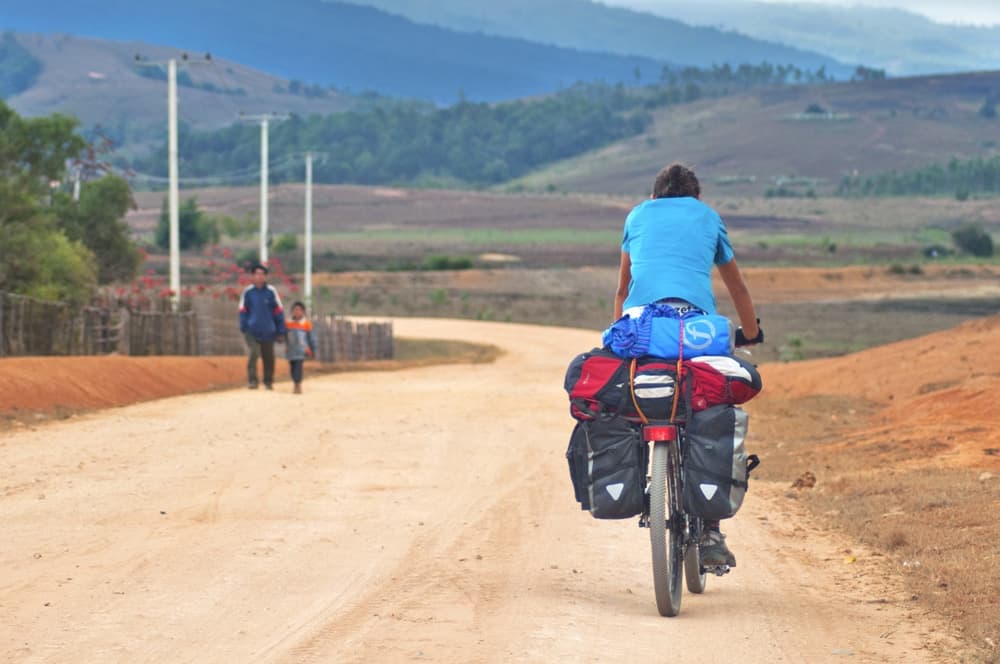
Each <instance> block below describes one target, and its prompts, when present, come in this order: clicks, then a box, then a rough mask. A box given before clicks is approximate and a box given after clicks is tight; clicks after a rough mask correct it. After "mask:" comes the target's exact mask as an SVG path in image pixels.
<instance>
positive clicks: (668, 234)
mask: <svg viewBox="0 0 1000 664" xmlns="http://www.w3.org/2000/svg"><path fill="white" fill-rule="evenodd" d="M622 251H623V252H625V253H627V254H628V255H629V258H630V259H631V261H632V282H631V283H630V284H629V287H628V297H627V298H625V305H624V308H625V309H629V308H630V307H638V306H642V305H644V304H650V303H652V302H656V301H657V300H662V299H665V298H678V299H681V300H687V301H688V302H690V303H691V304H693V305H695V306H696V307H698V308H699V309H702V310H704V311H705V312H707V313H710V314H714V313H716V311H715V296H714V295H713V294H712V266H713V265H725V264H726V263H728V262H730V261H731V260H733V247H732V245H730V244H729V236H728V235H727V234H726V227H725V226H724V225H723V224H722V219H721V218H719V215H718V214H717V213H716V212H715V210H713V209H712V208H710V207H709V206H707V205H705V204H704V203H702V202H701V201H699V200H698V199H697V198H655V199H652V200H648V201H645V202H643V203H641V204H639V205H637V206H636V207H635V208H633V210H632V211H631V212H630V213H629V215H628V217H627V218H626V219H625V235H624V238H623V239H622Z"/></svg>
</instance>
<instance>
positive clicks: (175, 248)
mask: <svg viewBox="0 0 1000 664" xmlns="http://www.w3.org/2000/svg"><path fill="white" fill-rule="evenodd" d="M167 162H168V168H167V170H168V176H169V178H170V187H169V193H168V195H167V199H168V201H169V203H168V205H169V207H170V303H171V307H172V308H173V310H174V311H177V305H178V303H179V302H180V298H181V220H180V191H179V185H178V167H177V60H175V59H173V58H171V59H170V60H169V62H167Z"/></svg>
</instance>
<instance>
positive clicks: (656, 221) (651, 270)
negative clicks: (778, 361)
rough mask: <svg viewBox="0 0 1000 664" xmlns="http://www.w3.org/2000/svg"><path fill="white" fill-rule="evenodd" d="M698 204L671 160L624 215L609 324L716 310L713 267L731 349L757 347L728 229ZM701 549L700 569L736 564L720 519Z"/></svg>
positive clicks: (692, 186) (759, 333)
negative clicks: (633, 316) (666, 311)
mask: <svg viewBox="0 0 1000 664" xmlns="http://www.w3.org/2000/svg"><path fill="white" fill-rule="evenodd" d="M700 199H701V185H700V183H699V182H698V178H697V177H696V176H695V174H694V172H693V171H691V169H689V168H687V167H686V166H683V165H681V164H678V163H674V164H671V165H670V166H667V167H666V168H664V169H663V170H661V171H660V172H659V174H657V176H656V179H655V180H654V182H653V193H652V195H651V196H650V198H649V200H646V201H643V202H642V203H640V204H639V205H637V206H636V207H635V208H633V209H632V211H631V212H630V213H629V215H628V217H626V219H625V230H624V235H623V239H622V245H621V247H622V254H621V265H620V268H619V273H618V288H617V290H616V291H615V304H614V319H613V320H618V319H619V318H621V316H622V312H623V311H624V310H626V309H630V308H632V307H638V306H643V305H648V304H653V303H657V302H667V303H670V304H672V305H673V306H675V308H680V309H682V310H691V309H697V310H700V311H702V312H704V313H709V314H714V313H716V306H715V296H714V294H713V293H712V266H713V265H715V266H717V267H718V268H719V274H720V275H721V276H722V281H723V283H724V284H725V285H726V289H727V290H728V291H729V295H730V297H731V298H732V300H733V305H734V306H735V308H736V313H737V315H738V317H739V320H740V327H739V328H738V329H737V330H736V345H738V346H744V345H750V344H755V343H761V342H762V341H764V331H763V330H762V329H761V328H760V320H759V319H758V318H757V314H756V310H755V308H754V305H753V299H752V298H751V297H750V291H749V289H748V288H747V285H746V282H745V281H744V279H743V273H742V272H740V269H739V267H738V266H737V264H736V259H735V256H734V254H733V248H732V245H731V244H730V243H729V237H728V235H727V233H726V227H725V225H724V224H723V223H722V219H721V218H720V217H719V215H718V213H716V212H715V210H713V209H712V208H711V207H709V206H708V205H706V204H705V203H703V202H701V200H700ZM699 549H700V552H701V561H702V564H703V565H729V566H730V567H734V566H735V565H736V557H735V556H734V555H733V553H732V551H730V550H729V547H727V546H726V538H725V536H724V535H723V534H722V532H721V530H720V529H719V522H718V521H706V522H705V532H704V534H703V535H702V538H701V541H700V542H699Z"/></svg>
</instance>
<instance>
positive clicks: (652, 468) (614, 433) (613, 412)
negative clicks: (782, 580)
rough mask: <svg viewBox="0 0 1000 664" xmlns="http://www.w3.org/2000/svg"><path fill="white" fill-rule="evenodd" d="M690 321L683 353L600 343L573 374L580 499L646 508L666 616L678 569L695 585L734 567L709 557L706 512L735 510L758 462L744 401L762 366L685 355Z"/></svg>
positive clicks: (592, 506) (573, 451)
mask: <svg viewBox="0 0 1000 664" xmlns="http://www.w3.org/2000/svg"><path fill="white" fill-rule="evenodd" d="M716 318H721V317H716ZM722 320H723V321H725V323H726V326H728V321H726V319H724V318H722ZM691 322H696V321H689V320H687V319H682V320H681V326H680V330H679V334H678V335H677V336H678V343H677V346H676V348H677V351H676V352H674V353H672V354H673V355H675V357H664V356H662V355H667V354H668V353H662V355H639V356H638V357H622V356H621V355H622V353H621V351H620V349H619V350H618V352H614V351H613V350H612V349H611V348H610V347H608V346H606V347H605V348H595V349H593V350H591V351H589V352H587V353H582V354H580V355H578V356H577V357H575V358H574V359H573V361H572V362H571V363H570V366H569V368H568V370H567V373H566V379H565V388H566V391H567V393H568V394H569V399H570V412H571V414H572V415H573V417H574V418H575V419H576V420H577V423H576V426H575V428H574V430H573V433H572V435H571V437H570V443H569V448H568V449H567V452H566V458H567V461H568V462H569V470H570V477H571V479H572V482H573V487H574V493H575V497H576V500H577V502H579V503H580V506H581V508H582V509H584V510H586V511H589V512H590V513H591V515H592V516H593V517H595V518H598V519H626V518H634V517H636V516H638V520H639V526H640V527H643V528H648V529H649V535H650V545H651V550H652V563H653V565H652V566H653V585H654V590H655V595H656V605H657V609H658V610H659V612H660V614H661V615H664V616H676V615H677V614H678V613H679V612H680V605H681V588H682V583H683V582H682V577H683V578H684V581H685V582H686V585H687V588H688V591H689V592H692V593H696V594H697V593H702V592H704V590H705V585H706V579H707V576H708V575H710V574H716V575H719V576H721V575H724V574H726V573H728V572H729V571H730V568H729V566H728V565H714V566H711V565H705V564H704V563H703V561H702V560H701V557H700V553H699V547H698V542H699V540H700V538H701V535H702V533H703V531H704V527H705V522H706V521H709V520H711V521H714V520H718V519H724V518H729V517H731V516H733V515H734V514H735V513H736V511H737V510H738V509H739V507H740V505H741V504H742V502H743V497H744V495H745V493H746V490H747V481H748V478H749V474H750V472H751V471H752V470H753V468H755V467H756V466H757V464H758V463H759V460H758V459H757V457H756V456H755V455H748V454H747V452H746V447H745V440H746V432H747V414H746V412H745V411H743V410H742V409H741V408H739V407H738V404H742V403H745V402H746V401H748V400H749V399H751V398H752V397H753V396H755V395H756V394H757V393H758V392H759V391H760V389H761V380H760V374H759V373H758V372H757V369H756V367H755V366H754V365H753V364H752V363H750V362H749V361H748V360H746V359H744V358H742V357H738V356H735V355H733V354H732V353H731V352H730V353H727V354H711V355H709V354H699V353H698V351H697V349H695V350H694V352H691V353H690V354H688V353H687V352H686V351H689V350H690V348H689V347H688V346H687V345H685V344H684V329H685V328H686V327H689V324H690V323H691ZM716 327H717V328H721V329H728V327H724V326H722V325H717V326H716ZM606 337H607V333H606ZM689 338H690V337H689ZM729 344H730V342H729V340H728V339H726V340H724V347H728V348H727V350H728V349H731V345H729ZM711 350H716V349H714V348H713V349H711ZM637 352H640V351H637ZM661 352H662V351H661Z"/></svg>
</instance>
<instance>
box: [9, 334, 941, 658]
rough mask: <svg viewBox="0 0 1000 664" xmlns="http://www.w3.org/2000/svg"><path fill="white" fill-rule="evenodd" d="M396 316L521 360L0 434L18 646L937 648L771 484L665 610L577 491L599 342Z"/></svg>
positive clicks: (538, 651) (911, 615)
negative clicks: (571, 410) (725, 564)
mask: <svg viewBox="0 0 1000 664" xmlns="http://www.w3.org/2000/svg"><path fill="white" fill-rule="evenodd" d="M396 332H397V333H398V334H400V335H403V336H410V337H422V336H426V337H435V338H448V337H452V338H460V339H466V340H474V341H488V342H490V343H495V344H498V345H500V346H501V347H503V348H505V349H507V350H508V351H509V352H508V353H507V354H506V355H505V356H504V357H502V358H501V359H500V360H499V361H497V362H496V363H495V364H492V365H476V366H444V367H432V368H426V369H414V370H407V371H403V372H392V373H356V374H339V375H335V376H329V377H323V378H312V379H310V378H308V377H307V381H306V384H305V386H306V394H305V395H304V396H302V397H295V396H293V395H291V394H287V393H280V392H279V393H265V392H248V391H246V390H236V391H229V392H217V393H211V394H202V395H195V396H188V397H180V398H174V399H168V400H163V401H157V402H152V403H146V404H141V405H138V406H132V407H128V408H122V409H115V410H110V411H105V412H103V413H99V414H96V415H91V416H86V417H84V418H80V419H77V420H74V421H71V422H65V423H58V424H51V425H46V426H43V427H40V428H38V429H37V430H35V431H24V432H18V433H9V434H3V435H2V437H0V492H2V497H0V513H2V523H3V529H4V536H3V538H2V539H0V569H2V570H3V574H2V577H0V661H16V662H21V661H25V662H147V661H148V662H187V661H197V662H247V661H259V662H399V661H429V662H449V663H450V662H509V661H527V662H561V661H581V662H598V661H602V662H603V661H637V660H640V658H641V661H648V662H658V661H667V658H668V657H669V656H672V655H674V654H682V655H683V656H684V657H685V659H686V661H709V660H711V661H740V662H827V661H829V662H837V661H854V662H904V661H905V662H921V661H935V660H934V659H933V657H932V651H933V650H934V647H935V644H936V643H938V639H939V638H940V637H939V636H937V635H936V633H937V631H938V630H937V626H936V625H935V624H933V623H932V622H929V621H928V619H927V618H926V617H924V616H921V615H918V614H919V611H918V610H917V609H916V608H914V605H913V604H911V603H910V602H909V599H908V598H906V597H905V596H903V595H902V594H901V592H900V591H899V589H898V587H897V586H895V585H894V584H893V583H892V582H891V581H890V580H887V578H888V577H887V575H886V574H885V568H886V565H885V564H884V563H882V562H880V560H881V559H879V558H878V557H874V556H870V555H867V554H866V552H864V551H860V550H858V549H857V548H854V549H853V550H851V551H848V550H847V548H848V545H846V544H845V543H844V542H842V541H838V540H837V539H836V538H835V537H833V536H832V535H830V534H829V533H822V532H819V531H818V530H817V529H816V528H815V527H813V526H812V525H810V523H809V521H808V520H807V519H805V518H804V516H803V515H802V514H799V513H797V512H796V511H795V510H794V506H795V502H794V501H790V500H788V499H787V498H784V497H783V496H784V493H785V491H786V488H785V487H777V486H768V485H766V484H764V483H758V484H757V485H756V486H755V488H754V491H753V492H752V494H751V496H750V497H749V498H748V503H747V505H746V507H745V508H744V511H743V512H741V514H740V516H739V517H738V518H737V519H736V520H735V521H734V522H733V523H732V524H731V526H730V527H729V529H728V532H729V533H730V537H729V539H730V543H731V545H732V547H733V548H734V550H735V551H736V553H737V556H738V558H739V566H738V567H737V568H736V570H735V571H734V572H733V573H732V574H730V575H729V576H728V577H726V578H724V579H715V578H712V579H710V580H709V588H708V591H707V592H706V593H705V594H704V595H703V596H692V595H686V596H685V598H684V605H683V609H682V614H681V616H680V617H679V618H675V619H665V618H660V617H659V616H658V615H657V613H656V609H655V606H654V603H653V592H652V588H651V578H650V576H651V575H650V567H649V560H648V558H649V546H648V536H647V532H646V531H644V530H640V529H638V528H637V527H636V523H635V521H633V520H629V521H627V522H597V521H594V520H593V519H591V518H590V517H589V516H588V515H586V514H584V513H581V512H580V511H579V510H578V509H577V508H576V505H575V503H574V502H573V500H572V494H571V489H570V485H569V479H568V476H567V472H566V467H565V462H564V460H563V451H564V449H565V444H566V441H567V438H568V434H569V431H570V428H571V421H570V420H569V417H568V414H567V408H566V406H565V401H564V394H563V392H562V390H561V382H562V374H563V371H564V369H565V365H566V363H567V362H568V360H569V359H570V357H571V356H572V355H573V354H574V353H576V352H579V351H581V350H586V349H587V348H589V347H590V346H591V345H593V342H594V341H595V340H596V337H595V335H594V334H591V333H586V332H581V331H573V330H558V329H552V328H532V327H525V326H517V325H504V324H493V323H466V322H462V323H458V322H446V321H429V320H398V321H397V322H396ZM765 379H766V376H765ZM285 389H287V387H285ZM752 427H753V423H752V420H751V433H752Z"/></svg>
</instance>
